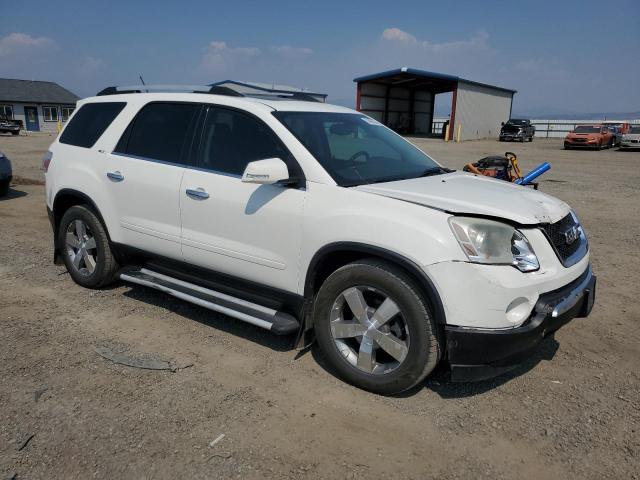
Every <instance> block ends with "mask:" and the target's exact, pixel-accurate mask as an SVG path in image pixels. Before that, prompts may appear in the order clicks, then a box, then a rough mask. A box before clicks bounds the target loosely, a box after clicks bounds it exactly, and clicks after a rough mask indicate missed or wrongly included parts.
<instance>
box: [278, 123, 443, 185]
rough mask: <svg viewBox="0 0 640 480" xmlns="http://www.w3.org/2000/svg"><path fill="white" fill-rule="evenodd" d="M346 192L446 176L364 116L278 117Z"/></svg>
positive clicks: (433, 164)
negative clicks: (358, 186) (398, 181)
mask: <svg viewBox="0 0 640 480" xmlns="http://www.w3.org/2000/svg"><path fill="white" fill-rule="evenodd" d="M273 115H274V116H275V117H276V118H277V119H278V120H280V121H281V122H282V123H283V124H284V126H285V127H287V128H288V129H289V131H290V132H291V133H293V135H295V136H296V138H297V139H298V140H300V142H302V144H303V145H304V146H305V147H306V148H307V150H309V152H311V154H312V155H313V156H314V157H315V158H316V159H317V160H318V162H320V164H321V165H322V166H323V167H324V169H325V170H326V171H327V172H328V173H329V175H331V177H332V178H333V179H334V180H335V181H336V183H337V184H338V185H341V186H343V187H347V186H354V185H364V184H368V183H377V182H389V181H393V180H404V179H408V178H416V177H420V176H424V175H429V174H434V173H444V172H445V170H444V169H442V168H441V167H440V166H439V165H438V164H437V163H436V162H435V161H434V160H432V159H431V158H430V157H428V156H427V155H425V154H424V153H423V152H422V151H421V150H419V149H418V148H417V147H415V146H413V145H412V144H411V143H409V142H408V141H406V140H405V139H404V138H402V137H401V136H400V135H398V134H396V133H394V132H392V131H391V130H389V129H388V128H386V127H384V126H383V125H382V124H380V123H378V122H377V121H375V120H372V119H371V118H369V117H366V116H364V115H359V114H354V113H330V112H274V113H273Z"/></svg>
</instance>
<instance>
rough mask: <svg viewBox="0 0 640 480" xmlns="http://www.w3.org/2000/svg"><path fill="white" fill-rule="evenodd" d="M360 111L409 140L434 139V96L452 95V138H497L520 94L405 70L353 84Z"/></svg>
mask: <svg viewBox="0 0 640 480" xmlns="http://www.w3.org/2000/svg"><path fill="white" fill-rule="evenodd" d="M354 82H356V84H357V90H356V109H357V110H359V111H361V112H362V113H365V114H367V115H369V116H370V117H372V118H375V119H376V120H378V121H379V122H382V123H384V124H385V125H387V126H388V127H390V128H393V129H394V130H396V131H398V132H399V133H402V134H407V135H415V134H418V135H433V134H434V133H435V132H434V129H433V121H434V118H433V107H434V103H435V96H436V95H438V94H441V93H449V92H451V93H452V96H451V99H452V102H451V118H450V124H449V139H450V140H453V139H454V138H458V136H459V137H460V140H474V139H479V138H491V137H497V136H498V133H499V132H500V124H501V122H506V121H507V120H509V117H510V116H511V105H512V103H513V95H514V94H515V93H516V91H515V90H510V89H508V88H502V87H496V86H495V85H488V84H486V83H480V82H476V81H473V80H465V79H464V78H460V77H457V76H453V75H447V74H444V73H435V72H427V71H424V70H418V69H415V68H409V67H402V68H397V69H395V70H388V71H386V72H380V73H374V74H371V75H365V76H363V77H358V78H355V79H354Z"/></svg>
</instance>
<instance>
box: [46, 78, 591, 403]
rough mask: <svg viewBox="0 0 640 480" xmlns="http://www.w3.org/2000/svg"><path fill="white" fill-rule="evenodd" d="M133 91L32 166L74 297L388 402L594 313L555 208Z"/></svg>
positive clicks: (570, 236)
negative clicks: (168, 322)
mask: <svg viewBox="0 0 640 480" xmlns="http://www.w3.org/2000/svg"><path fill="white" fill-rule="evenodd" d="M143 88H144V89H147V88H148V87H143ZM125 90H126V89H125ZM139 90H140V89H138V88H132V89H129V91H128V92H126V93H122V89H118V88H114V87H110V88H108V89H105V90H104V91H103V92H101V94H99V95H98V96H96V97H93V98H88V99H85V100H82V101H80V102H78V108H77V109H76V111H75V113H74V115H73V117H72V118H71V119H70V121H69V122H68V124H67V126H66V128H65V129H64V130H63V131H62V133H61V135H60V136H59V138H58V139H56V141H55V142H54V143H53V144H52V145H51V148H50V151H49V152H48V153H47V155H46V157H45V159H44V165H45V170H46V198H47V207H48V210H49V215H50V219H51V223H52V226H53V231H54V238H55V242H54V243H55V252H56V255H55V258H56V260H57V261H58V262H59V261H61V260H62V261H63V262H64V264H65V265H66V267H67V269H68V270H69V273H70V275H71V277H72V278H73V279H74V280H75V282H77V283H78V284H80V285H82V286H84V287H88V288H98V287H101V286H104V285H106V284H108V283H111V282H113V281H116V280H117V279H122V280H125V281H128V282H133V283H137V284H141V285H146V286H149V287H152V288H156V289H159V290H162V291H164V292H167V293H169V294H171V295H174V296H175V297H178V298H180V299H183V300H186V301H189V302H192V303H195V304H198V305H201V306H203V307H205V308H209V309H211V310H215V311H217V312H222V313H224V314H227V315H229V316H231V317H234V318H236V319H238V320H241V321H245V322H249V323H251V324H254V325H256V326H258V327H262V328H265V329H268V330H271V331H272V332H274V333H276V334H294V333H295V334H297V335H298V337H297V342H296V345H297V346H302V345H308V344H309V343H310V342H311V341H312V340H313V339H314V338H315V339H316V340H317V342H318V344H319V347H320V349H321V351H322V352H323V354H324V356H325V357H326V360H327V362H328V364H329V365H330V367H331V368H332V369H333V370H334V371H335V372H336V373H337V374H338V375H339V376H340V377H342V378H343V379H345V380H346V381H348V382H351V383H352V384H354V385H357V386H358V387H361V388H364V389H367V390H371V391H375V392H380V393H385V394H389V393H395V392H400V391H403V390H406V389H408V388H411V387H412V386H414V385H416V384H417V383H418V382H420V381H421V380H422V379H423V378H424V377H425V376H426V375H428V374H429V372H431V371H432V370H433V368H434V367H435V366H436V364H438V362H440V361H446V362H447V363H448V365H449V366H450V368H451V375H452V379H453V380H460V381H466V380H473V379H484V378H489V377H492V376H495V375H497V374H499V373H501V372H504V371H506V370H508V369H510V368H513V367H514V366H515V365H517V364H518V363H519V362H521V361H522V360H523V359H525V358H527V357H528V356H530V355H531V354H532V352H533V350H534V349H535V347H536V346H537V344H538V343H539V342H540V341H541V340H542V339H543V338H544V337H545V336H546V335H548V334H549V333H551V332H553V331H555V330H556V329H558V328H559V327H560V326H562V325H563V324H565V323H566V322H568V321H569V320H571V319H572V318H575V317H585V316H587V315H588V314H589V312H590V310H591V307H592V305H593V300H594V296H595V276H594V275H593V274H592V272H591V267H590V264H589V253H588V245H587V240H586V237H585V234H584V231H583V229H582V227H581V226H580V223H579V222H578V219H577V217H576V215H575V214H574V212H573V211H572V210H571V209H570V208H569V206H568V205H567V204H565V203H564V202H562V201H560V200H558V199H556V198H553V197H550V196H548V195H545V194H543V193H540V192H537V191H534V190H532V189H529V188H526V187H522V186H516V185H512V184H509V183H506V182H503V181H498V180H494V179H490V178H487V177H479V176H475V175H472V174H467V173H463V172H454V171H451V170H449V169H447V168H444V167H442V166H440V165H439V164H438V163H437V162H435V161H434V160H432V159H431V158H430V157H429V156H427V155H426V154H424V153H423V152H422V151H420V150H419V149H418V148H416V147H415V146H413V145H412V144H410V143H409V142H407V141H405V140H404V139H403V138H402V137H400V136H399V135H397V134H395V133H394V132H393V131H391V130H389V129H388V128H386V127H385V126H383V125H381V124H380V123H378V122H377V121H375V120H373V119H371V118H370V117H367V116H365V115H362V114H361V113H359V112H356V111H353V110H350V109H347V108H343V107H338V106H332V105H327V104H324V103H317V102H312V101H310V99H304V98H302V99H300V98H296V97H298V95H294V96H292V97H291V98H278V97H270V98H267V97H263V98H257V97H254V98H249V97H244V96H242V95H239V94H237V93H235V92H233V91H230V90H227V89H222V88H220V87H214V89H212V90H211V91H207V90H205V91H198V89H195V88H194V89H189V90H190V91H189V92H186V93H185V92H175V91H174V92H167V91H164V92H152V93H149V92H147V91H145V92H142V93H141V92H140V91H139ZM191 90H193V91H191Z"/></svg>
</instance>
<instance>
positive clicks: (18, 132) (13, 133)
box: [11, 130, 20, 135]
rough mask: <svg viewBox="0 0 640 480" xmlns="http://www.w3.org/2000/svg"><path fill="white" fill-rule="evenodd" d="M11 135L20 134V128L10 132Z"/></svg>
mask: <svg viewBox="0 0 640 480" xmlns="http://www.w3.org/2000/svg"><path fill="white" fill-rule="evenodd" d="M11 135H20V130H18V131H17V132H11Z"/></svg>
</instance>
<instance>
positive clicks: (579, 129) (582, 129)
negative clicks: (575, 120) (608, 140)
mask: <svg viewBox="0 0 640 480" xmlns="http://www.w3.org/2000/svg"><path fill="white" fill-rule="evenodd" d="M574 132H576V133H600V127H589V126H582V127H576V129H575V130H574Z"/></svg>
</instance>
